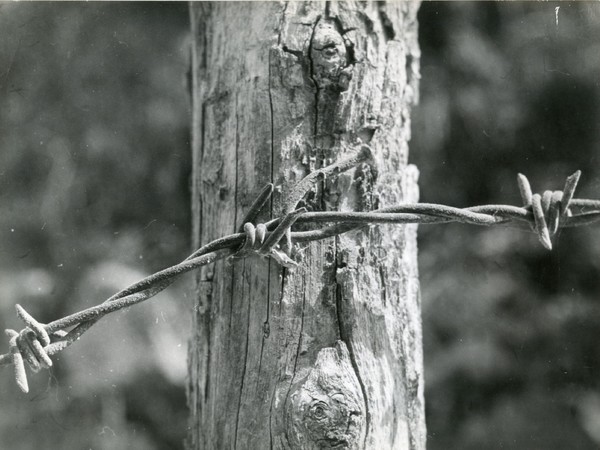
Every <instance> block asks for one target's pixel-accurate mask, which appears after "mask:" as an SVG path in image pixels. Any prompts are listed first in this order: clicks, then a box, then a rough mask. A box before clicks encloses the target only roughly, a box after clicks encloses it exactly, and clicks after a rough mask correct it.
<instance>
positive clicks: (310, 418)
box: [188, 2, 425, 450]
mask: <svg viewBox="0 0 600 450" xmlns="http://www.w3.org/2000/svg"><path fill="white" fill-rule="evenodd" d="M417 9H418V4H417V3H414V2H413V3H409V2H395V3H387V4H386V3H383V2H344V3H335V2H290V3H278V2H243V3H237V2H236V3H229V2H223V3H192V5H191V21H192V30H193V37H194V45H193V74H192V76H193V152H194V177H193V208H194V243H195V245H196V246H199V245H200V244H202V243H206V242H208V241H211V240H213V239H215V238H217V237H220V236H222V235H224V234H229V233H232V232H235V231H236V230H237V229H238V227H239V225H240V223H239V222H240V220H241V218H242V216H243V214H244V213H245V211H246V210H247V208H248V206H249V205H250V203H251V202H252V201H253V199H254V197H255V196H256V194H257V193H258V191H259V190H260V189H261V188H262V186H264V185H265V184H266V183H267V182H273V183H274V184H275V185H276V192H275V195H274V198H273V202H272V204H271V207H270V208H268V209H270V211H267V212H266V213H264V214H263V216H262V219H263V220H268V218H269V217H271V216H273V217H275V216H279V215H281V214H282V213H283V212H285V210H286V207H287V206H286V199H288V194H289V192H290V190H291V188H292V187H293V185H294V184H295V183H297V182H298V181H300V180H301V179H302V178H303V177H304V176H306V175H307V174H308V173H310V172H311V171H312V170H314V169H317V168H319V167H322V166H324V165H327V164H329V163H330V162H331V161H335V160H336V159H338V158H340V157H342V156H344V155H347V154H349V153H350V152H354V151H356V150H357V149H358V148H360V146H361V145H362V144H367V145H368V146H370V148H371V151H372V155H373V156H372V158H371V159H370V160H368V161H366V162H364V163H362V164H361V165H360V166H359V167H358V168H357V169H356V170H353V171H350V172H348V173H346V174H343V175H341V176H339V177H338V178H336V179H326V180H323V181H322V182H321V183H320V184H319V186H318V188H317V189H316V190H315V192H314V195H313V196H311V197H310V198H308V199H307V201H306V203H307V204H308V205H309V206H311V207H313V208H315V209H329V210H357V211H366V210H370V209H373V208H376V207H383V206H385V205H389V204H394V203H401V202H415V201H417V197H418V190H417V184H416V183H417V171H416V169H415V168H414V167H411V166H408V165H407V157H408V145H407V142H408V140H409V138H410V108H411V105H412V104H413V103H414V101H415V97H416V92H417V82H418V73H419V49H418V44H417V23H416V12H417ZM296 253H297V254H296V260H297V261H299V262H300V267H299V268H297V269H293V270H288V269H284V268H282V267H281V266H279V265H278V264H277V263H276V262H275V261H273V260H265V259H260V258H258V257H251V258H247V259H244V260H236V261H229V262H223V261H219V262H217V263H215V264H214V265H211V266H207V267H204V268H203V270H202V271H201V272H200V274H199V275H198V282H197V302H196V308H195V317H194V326H195V334H194V335H193V337H192V342H191V349H190V381H189V393H188V394H189V404H190V408H191V422H190V427H191V431H190V437H189V442H188V446H189V448H191V449H197V448H198V449H199V448H202V449H208V448H210V449H213V448H215V449H216V448H218V449H226V448H240V449H264V448H293V449H300V448H302V449H317V448H329V447H339V448H357V449H358V448H360V449H362V448H369V449H388V448H395V449H421V450H422V449H424V448H425V425H424V410H423V376H422V354H421V322H420V320H421V319H420V304H419V289H418V277H417V260H416V257H417V250H416V227H415V226H412V225H410V226H397V225H390V226H378V227H371V228H364V229H363V230H361V231H355V232H351V233H347V234H345V235H342V236H339V237H337V238H330V239H327V240H323V241H319V242H314V243H311V244H310V245H303V246H302V247H301V248H297V252H296Z"/></svg>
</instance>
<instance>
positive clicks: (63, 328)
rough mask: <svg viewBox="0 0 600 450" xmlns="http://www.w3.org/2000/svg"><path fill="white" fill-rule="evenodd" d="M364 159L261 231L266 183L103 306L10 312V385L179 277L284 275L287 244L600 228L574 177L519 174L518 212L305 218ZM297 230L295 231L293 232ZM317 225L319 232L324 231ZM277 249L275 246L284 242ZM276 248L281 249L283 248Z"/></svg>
mask: <svg viewBox="0 0 600 450" xmlns="http://www.w3.org/2000/svg"><path fill="white" fill-rule="evenodd" d="M370 158H371V150H370V148H369V147H368V146H366V145H362V146H361V148H360V149H359V150H358V151H357V152H355V153H351V154H350V155H349V156H348V157H346V158H343V159H341V160H340V161H338V162H335V163H333V164H331V165H329V166H326V167H323V168H321V169H318V170H316V171H314V172H312V173H310V174H309V175H307V176H306V177H305V178H304V179H303V180H301V181H300V182H299V183H298V184H297V185H296V186H294V187H292V189H291V190H290V194H289V195H288V196H287V198H286V199H284V216H283V217H278V218H274V219H272V220H269V221H268V222H266V223H255V222H256V220H257V218H258V216H259V214H260V212H261V210H262V209H263V207H264V206H265V205H266V204H267V202H268V201H269V199H270V198H271V195H272V193H273V191H274V186H273V184H272V183H269V184H267V185H266V186H265V187H264V188H263V189H262V190H261V191H260V193H259V194H258V196H257V198H256V200H255V201H254V202H253V203H252V205H251V206H250V208H249V209H248V212H247V213H246V215H245V216H244V219H243V221H242V223H241V224H240V225H239V228H237V230H238V232H237V233H234V234H231V235H229V236H224V237H222V238H219V239H215V240H214V241H212V242H209V243H208V244H206V245H204V246H202V247H201V248H199V249H198V250H196V251H194V252H193V253H192V254H191V255H190V256H188V257H187V258H186V259H184V260H183V261H182V262H180V263H179V264H176V265H174V266H171V267H168V268H166V269H163V270H160V271H158V272H156V273H154V274H152V275H149V276H148V277H146V278H144V279H142V280H140V281H138V282H137V283H134V284H132V285H131V286H128V287H126V288H125V289H122V290H121V291H119V292H117V293H116V294H114V295H112V296H111V297H110V298H108V299H107V300H105V301H104V302H103V303H101V304H99V305H96V306H92V307H90V308H87V309H84V310H83V311H79V312H76V313H74V314H70V315H68V316H66V317H63V318H60V319H57V320H55V321H53V322H50V323H47V324H42V323H40V322H38V321H37V320H36V319H35V318H34V317H33V316H32V315H31V314H29V313H28V312H27V311H26V310H25V309H24V308H23V307H22V306H21V305H18V304H17V305H16V306H15V308H16V311H17V316H18V318H19V319H20V320H21V321H23V323H24V324H25V328H24V329H23V330H21V332H17V331H15V330H12V329H8V330H6V331H5V333H6V335H7V336H8V338H9V342H8V345H9V352H8V353H5V354H1V355H0V366H6V365H13V366H14V376H15V380H16V383H17V385H18V386H19V388H20V389H21V390H22V391H23V392H28V390H29V385H28V381H27V374H26V371H25V364H24V362H27V364H28V366H29V367H30V369H31V370H32V371H34V372H36V371H38V370H40V369H41V368H48V367H51V366H52V360H51V358H50V356H52V355H54V354H56V353H58V352H60V351H62V350H64V349H66V348H67V347H68V346H70V345H71V344H72V343H73V342H75V341H77V340H78V339H79V338H80V337H81V336H82V335H83V334H84V333H85V332H86V331H87V330H89V329H90V328H91V327H92V326H93V325H94V324H95V323H96V322H98V320H100V319H101V318H102V317H104V316H106V315H107V314H110V313H112V312H115V311H119V310H121V309H124V308H128V307H130V306H133V305H135V304H138V303H141V302H143V301H145V300H147V299H149V298H151V297H153V296H155V295H156V294H158V293H159V292H161V291H163V290H164V289H166V288H167V287H169V286H170V285H171V284H172V283H173V282H174V281H175V280H176V279H177V278H178V277H179V276H180V275H182V274H184V273H186V272H189V271H190V270H194V269H197V268H199V267H202V266H205V265H207V264H212V263H214V262H216V261H218V260H220V259H229V260H233V261H235V260H236V259H240V258H248V257H252V256H253V255H257V256H262V257H269V258H273V259H274V260H276V261H277V262H278V263H279V264H281V265H283V266H286V267H295V266H297V265H298V264H297V262H296V261H294V259H293V257H292V256H293V255H291V250H292V248H293V246H292V244H293V243H296V244H301V243H305V242H311V241H317V240H322V239H326V238H329V237H333V236H337V235H340V234H342V233H346V232H349V231H353V230H360V229H362V228H365V227H368V226H371V225H375V224H384V223H387V224H441V223H449V222H459V223H463V224H471V225H478V226H493V225H501V224H508V223H520V224H523V225H526V226H529V227H530V228H531V229H532V230H533V231H534V232H535V233H536V234H537V236H538V239H539V240H540V242H541V243H542V245H543V246H544V248H546V249H548V250H551V249H552V246H553V240H555V239H556V236H557V234H558V232H559V230H561V229H562V228H566V227H577V226H583V225H589V224H591V223H594V222H597V221H599V220H600V200H591V199H576V198H574V193H575V189H576V187H577V183H578V181H579V178H580V176H581V172H580V171H577V172H575V173H574V174H572V175H571V176H569V177H568V178H567V179H566V181H565V185H564V189H563V190H562V191H546V192H544V193H543V195H540V194H534V193H533V192H532V190H531V185H530V183H529V180H528V179H527V177H526V176H525V175H523V174H518V176H517V184H518V187H519V192H520V195H521V200H522V203H523V205H522V206H512V205H481V206H473V207H468V208H455V207H451V206H446V205H438V204H433V203H406V204H400V205H392V206H387V207H384V208H380V209H377V210H374V211H369V212H354V211H310V212H309V211H308V210H307V208H304V207H302V208H298V203H299V202H300V201H301V200H302V199H303V198H304V197H305V196H306V195H307V193H308V192H310V191H311V190H312V189H313V188H314V187H315V185H317V182H318V181H319V180H320V179H322V177H325V176H337V175H339V174H341V173H342V172H345V171H347V170H350V169H352V168H355V167H357V166H358V165H359V164H361V163H363V162H365V161H367V160H368V159H370ZM295 224H302V225H303V227H304V229H303V230H302V231H296V230H293V229H292V228H293V226H294V225H295ZM323 224H325V225H324V226H323ZM284 237H285V238H286V239H285V241H284V242H281V241H282V239H283V238H284ZM282 246H283V248H282Z"/></svg>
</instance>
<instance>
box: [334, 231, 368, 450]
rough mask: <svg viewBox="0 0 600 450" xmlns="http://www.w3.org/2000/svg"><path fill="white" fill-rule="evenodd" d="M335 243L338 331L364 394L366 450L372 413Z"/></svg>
mask: <svg viewBox="0 0 600 450" xmlns="http://www.w3.org/2000/svg"><path fill="white" fill-rule="evenodd" d="M335 241H336V242H335V252H336V258H335V263H334V268H335V276H336V280H335V306H336V313H337V322H338V331H339V335H340V340H341V341H342V342H344V343H345V344H346V347H347V348H348V353H349V354H350V362H351V363H352V368H353V369H354V374H355V375H356V379H357V380H358V384H359V385H360V391H361V393H362V398H363V407H364V409H365V436H364V441H363V448H366V445H367V437H368V435H369V427H370V425H371V413H370V411H369V401H368V397H367V389H366V387H365V384H364V382H363V380H362V377H361V375H360V370H359V369H358V364H357V363H356V354H355V352H354V347H353V345H352V340H351V339H350V336H349V333H348V331H347V330H346V327H345V322H344V316H343V313H342V303H343V299H342V290H341V284H340V282H339V281H338V280H337V273H338V269H339V268H341V267H340V266H339V265H338V259H337V252H338V244H339V237H336V238H335Z"/></svg>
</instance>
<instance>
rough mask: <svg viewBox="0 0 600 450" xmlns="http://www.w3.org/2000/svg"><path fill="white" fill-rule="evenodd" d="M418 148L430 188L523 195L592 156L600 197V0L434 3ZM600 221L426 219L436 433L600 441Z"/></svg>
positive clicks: (543, 442) (491, 439) (579, 443)
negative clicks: (548, 246) (545, 239)
mask: <svg viewBox="0 0 600 450" xmlns="http://www.w3.org/2000/svg"><path fill="white" fill-rule="evenodd" d="M419 21H420V38H421V46H422V53H423V59H422V81H421V104H420V106H419V107H418V108H417V109H416V111H415V115H414V123H413V140H412V145H411V157H412V159H413V162H415V163H417V165H418V166H419V169H420V170H421V174H422V176H421V189H422V200H423V201H435V202H440V203H446V204H450V205H455V206H471V205H475V204H484V203H513V204H518V203H519V202H520V196H519V193H518V188H517V185H516V174H517V173H518V172H523V173H525V174H526V175H528V176H529V178H530V180H531V182H532V185H533V188H534V190H535V191H538V192H542V191H543V190H545V189H561V188H562V184H563V183H564V179H565V177H566V176H567V175H569V174H571V173H572V172H574V171H575V170H576V169H582V170H583V177H582V180H581V184H580V188H579V190H578V196H580V197H592V198H594V197H595V198H598V197H600V190H599V189H598V188H599V187H600V183H598V179H599V176H600V169H598V167H597V165H596V164H595V161H597V160H598V157H599V155H600V129H599V128H598V121H599V113H600V86H599V85H598V74H599V73H600V5H598V4H593V3H587V2H581V3H578V2H574V3H568V4H566V3H549V2H543V3H529V2H516V3H491V2H464V3H463V2H461V3H456V2H442V3H428V2H426V3H424V4H423V5H422V7H421V10H420V16H419ZM597 233H598V228H597V227H590V228H585V229H583V228H582V229H577V230H565V231H563V232H562V233H561V235H560V236H559V240H558V243H557V245H556V248H555V250H554V251H553V252H552V253H550V252H547V251H546V250H544V249H543V248H542V246H541V245H540V244H539V243H538V242H537V239H536V237H535V235H533V234H532V233H530V232H527V231H522V230H520V229H514V228H509V227H506V228H498V227H493V228H486V229H483V228H480V229H476V228H474V227H468V226H464V225H445V226H429V227H428V226H422V227H420V229H419V234H420V237H421V244H420V268H421V283H422V292H423V314H424V335H425V360H426V397H427V411H428V433H429V438H428V447H429V448H431V449H433V450H435V449H481V448H486V449H495V448H511V449H527V450H530V449H564V448H570V449H592V448H597V447H598V445H600V421H599V420H598V417H600V407H599V404H600V403H599V402H598V398H599V396H600V386H599V382H598V380H600V377H599V375H600V346H598V345H597V343H596V341H597V338H596V337H597V330H598V329H600V304H599V303H598V298H600V296H599V294H600V277H598V260H599V256H600V255H599V252H600V247H599V246H598V245H597V244H596V242H597V241H598V239H597Z"/></svg>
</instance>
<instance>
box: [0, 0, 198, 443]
mask: <svg viewBox="0 0 600 450" xmlns="http://www.w3.org/2000/svg"><path fill="white" fill-rule="evenodd" d="M0 33H1V34H0V36H1V37H0V99H1V101H0V210H1V211H2V214H0V327H1V328H0V329H3V328H6V327H11V328H20V325H19V324H18V322H17V320H16V319H15V312H14V304H15V303H17V302H18V303H20V304H22V305H24V306H25V307H26V308H27V309H28V310H29V311H30V312H31V313H32V314H33V315H34V316H35V317H37V318H38V319H39V320H41V321H43V322H46V321H51V320H54V319H56V318H58V317H60V316H62V315H64V314H68V313H71V312H75V311H77V310H80V309H82V308H84V307H87V306H92V305H94V304H97V303H99V302H101V301H102V300H104V299H106V298H107V297H108V296H110V295H111V294H113V293H114V292H116V291H117V290H118V289H120V288H122V287H125V286H126V285H128V284H130V283H132V282H135V281H137V280H139V279H140V278H142V277H143V276H145V275H147V274H150V273H153V272H155V271H157V270H159V269H161V268H164V267H165V266H168V265H171V264H173V263H176V262H178V261H179V260H181V259H183V257H184V256H185V255H186V254H187V253H188V252H189V250H190V248H189V245H190V244H189V242H190V239H189V234H190V208H189V202H190V194H189V175H190V160H191V156H190V150H189V147H190V146H189V122H190V117H189V109H190V105H189V96H188V92H187V87H186V73H187V71H188V68H189V62H188V59H189V20H188V13H187V4H185V3H169V4H166V3H152V4H148V3H141V4H140V3H90V4H86V3H70V2H67V3H45V2H42V3H33V4H32V3H28V4H21V3H0ZM190 308H191V295H189V293H188V292H187V291H186V283H182V282H179V283H177V284H176V285H175V286H174V287H172V288H170V289H168V290H167V291H166V292H165V293H164V294H161V296H160V297H159V298H156V299H154V300H151V301H149V302H148V303H147V304H145V305H144V306H143V307H140V308H135V310H131V311H127V312H123V313H117V314H115V315H114V317H110V318H106V319H105V320H103V321H101V322H100V323H99V324H97V325H96V326H95V327H93V328H92V329H91V330H90V332H89V333H87V334H86V335H85V336H84V337H83V338H82V339H81V341H80V342H78V343H77V345H73V346H72V347H71V348H70V349H69V350H67V351H65V352H63V353H61V354H60V355H59V356H58V358H57V361H56V364H55V367H54V368H53V369H52V371H50V373H48V371H42V372H40V373H38V374H34V375H32V376H31V377H30V384H31V392H30V393H29V394H28V395H23V394H21V393H19V392H18V389H15V387H16V386H15V384H14V380H13V379H12V374H11V371H10V369H7V368H4V369H3V370H2V376H1V377H0V396H1V399H2V400H1V406H0V448H3V449H11V450H12V449H15V450H20V449H23V450H30V449H33V448H49V449H69V450H70V449H73V450H81V449H86V450H87V449H88V448H92V449H94V450H98V449H111V450H112V449H140V450H141V449H144V450H152V449H177V448H182V439H183V437H184V435H185V433H186V428H187V411H186V400H185V390H184V383H185V376H186V370H187V369H186V353H187V338H188V336H189V330H190V325H191V320H190ZM3 351H4V350H3Z"/></svg>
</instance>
